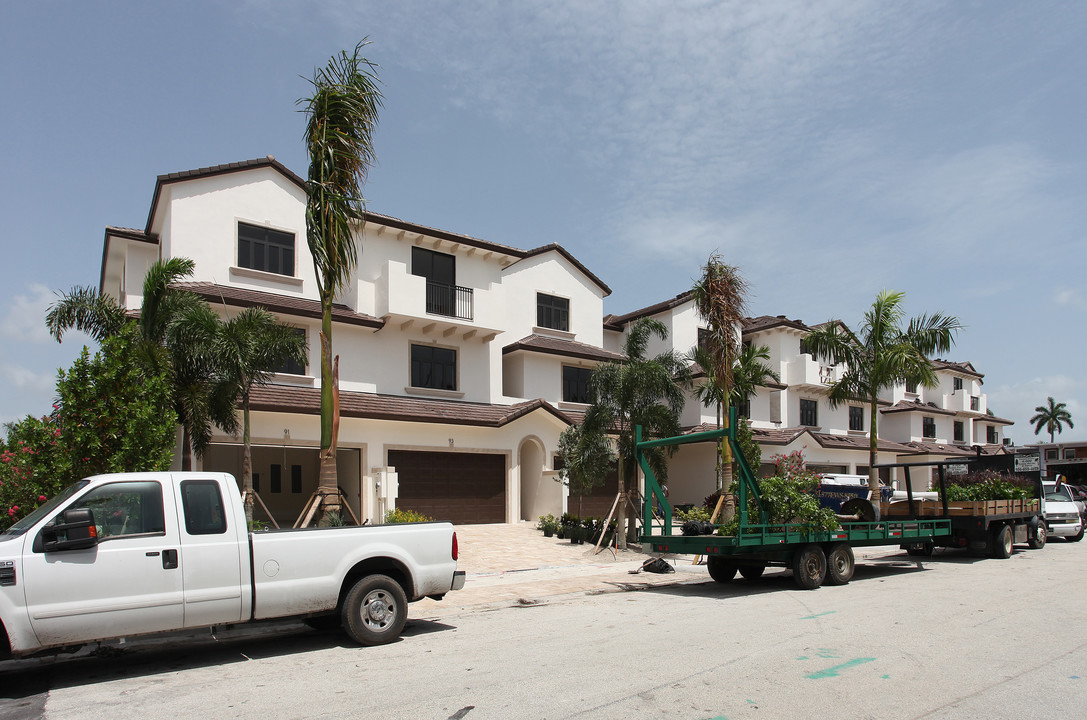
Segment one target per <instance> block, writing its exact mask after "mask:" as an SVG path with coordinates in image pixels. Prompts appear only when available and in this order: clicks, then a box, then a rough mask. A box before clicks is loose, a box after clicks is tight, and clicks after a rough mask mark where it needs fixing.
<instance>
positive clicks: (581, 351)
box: [502, 335, 626, 362]
mask: <svg viewBox="0 0 1087 720" xmlns="http://www.w3.org/2000/svg"><path fill="white" fill-rule="evenodd" d="M518 350H525V351H527V352H538V353H544V354H546V355H561V356H563V357H573V358H581V359H582V360H599V361H601V362H606V361H609V360H611V361H615V362H623V361H624V360H626V357H625V356H624V355H621V354H619V353H614V352H611V351H610V350H604V349H603V348H598V347H595V346H593V345H586V344H585V343H579V342H574V341H573V340H564V339H562V338H553V337H548V336H546V335H529V336H528V337H525V338H521V339H520V340H518V341H517V342H514V343H510V344H509V345H507V346H505V347H504V348H502V354H503V355H506V354H508V353H512V352H517V351H518Z"/></svg>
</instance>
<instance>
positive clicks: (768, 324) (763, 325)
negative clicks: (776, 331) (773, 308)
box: [743, 315, 811, 334]
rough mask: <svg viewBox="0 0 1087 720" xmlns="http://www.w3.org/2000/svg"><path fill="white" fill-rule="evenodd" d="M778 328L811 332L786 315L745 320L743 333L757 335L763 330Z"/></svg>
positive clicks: (802, 324) (761, 316)
mask: <svg viewBox="0 0 1087 720" xmlns="http://www.w3.org/2000/svg"><path fill="white" fill-rule="evenodd" d="M776 327H788V328H793V329H794V330H805V331H806V330H811V328H810V327H808V326H807V325H805V324H804V323H802V322H800V321H799V320H790V319H789V318H787V317H785V316H784V315H777V316H774V315H760V316H759V317H754V318H744V321H743V332H744V334H747V333H756V332H760V331H762V330H770V329H772V328H776Z"/></svg>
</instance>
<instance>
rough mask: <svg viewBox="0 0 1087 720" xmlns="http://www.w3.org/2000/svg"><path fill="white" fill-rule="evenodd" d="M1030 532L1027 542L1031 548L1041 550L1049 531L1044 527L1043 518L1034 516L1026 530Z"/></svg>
mask: <svg viewBox="0 0 1087 720" xmlns="http://www.w3.org/2000/svg"><path fill="white" fill-rule="evenodd" d="M1027 532H1028V533H1030V540H1028V541H1027V544H1028V545H1029V546H1030V549H1031V550H1041V549H1042V548H1044V547H1045V541H1046V539H1047V538H1048V536H1049V531H1048V530H1047V529H1046V526H1045V520H1043V519H1042V518H1034V521H1032V522H1031V525H1030V528H1029V529H1028V530H1027Z"/></svg>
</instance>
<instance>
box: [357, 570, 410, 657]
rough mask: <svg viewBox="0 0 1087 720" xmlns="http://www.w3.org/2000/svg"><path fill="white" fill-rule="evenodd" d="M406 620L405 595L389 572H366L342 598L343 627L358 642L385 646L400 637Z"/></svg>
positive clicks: (406, 601)
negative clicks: (380, 573) (379, 573)
mask: <svg viewBox="0 0 1087 720" xmlns="http://www.w3.org/2000/svg"><path fill="white" fill-rule="evenodd" d="M407 619H408V598H407V596H406V595H405V594H404V588H402V587H400V583H398V582H396V581H395V580H393V579H392V578H391V577H389V576H388V575H367V576H366V577H364V578H362V579H361V580H359V581H358V582H357V583H355V585H354V587H352V588H351V589H350V590H349V591H348V593H347V597H345V598H344V601H343V627H344V629H345V630H346V631H347V634H348V635H350V636H351V639H352V640H354V641H355V642H357V643H359V644H360V645H384V644H385V643H390V642H392V641H393V640H395V639H396V638H398V637H399V636H400V631H401V630H403V629H404V623H405V622H407Z"/></svg>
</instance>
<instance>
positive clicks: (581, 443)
mask: <svg viewBox="0 0 1087 720" xmlns="http://www.w3.org/2000/svg"><path fill="white" fill-rule="evenodd" d="M598 428H599V424H598V423H596V422H590V423H589V424H587V425H586V424H585V423H582V424H580V425H571V426H570V427H568V428H566V429H565V430H563V431H562V434H561V435H559V457H561V458H562V462H563V470H564V471H565V475H566V482H567V484H568V486H569V488H570V493H571V494H576V495H577V514H578V517H579V518H580V517H581V499H582V498H583V497H584V496H585V495H587V494H588V493H591V492H592V491H593V488H596V487H598V486H599V485H600V484H601V483H603V482H604V478H606V477H607V475H608V470H610V469H611V463H612V460H613V459H614V457H615V453H614V452H613V451H612V445H611V440H610V439H608V436H607V434H606V433H605V432H596V431H595V430H596V429H598Z"/></svg>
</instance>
